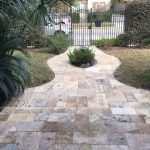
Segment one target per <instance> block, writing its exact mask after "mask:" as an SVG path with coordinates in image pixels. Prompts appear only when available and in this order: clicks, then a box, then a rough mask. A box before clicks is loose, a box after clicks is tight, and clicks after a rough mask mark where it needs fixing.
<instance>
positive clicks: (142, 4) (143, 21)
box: [125, 0, 150, 46]
mask: <svg viewBox="0 0 150 150" xmlns="http://www.w3.org/2000/svg"><path fill="white" fill-rule="evenodd" d="M125 32H126V33H127V34H128V35H129V37H131V39H132V41H131V42H132V44H134V45H136V46H147V45H149V41H150V1H149V0H143V1H140V0H137V1H135V2H132V3H130V4H128V5H127V8H126V12H125Z"/></svg>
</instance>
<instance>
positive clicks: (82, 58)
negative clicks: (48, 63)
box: [68, 47, 95, 68]
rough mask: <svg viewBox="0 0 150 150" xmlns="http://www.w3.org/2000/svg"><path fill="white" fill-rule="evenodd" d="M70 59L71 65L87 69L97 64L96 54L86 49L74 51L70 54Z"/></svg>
mask: <svg viewBox="0 0 150 150" xmlns="http://www.w3.org/2000/svg"><path fill="white" fill-rule="evenodd" d="M68 57H69V59H70V62H71V64H73V65H75V66H80V67H85V68H86V67H89V66H92V65H93V64H94V62H95V53H94V52H93V50H92V49H89V48H86V47H83V48H78V49H74V51H73V52H69V54H68Z"/></svg>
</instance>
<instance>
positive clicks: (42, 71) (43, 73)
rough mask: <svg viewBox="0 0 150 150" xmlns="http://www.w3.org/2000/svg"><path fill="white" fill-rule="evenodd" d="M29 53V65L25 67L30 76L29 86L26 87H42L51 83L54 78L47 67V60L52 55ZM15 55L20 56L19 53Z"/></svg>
mask: <svg viewBox="0 0 150 150" xmlns="http://www.w3.org/2000/svg"><path fill="white" fill-rule="evenodd" d="M29 53H30V57H29V58H28V60H29V61H30V63H31V65H25V66H26V68H27V70H28V72H29V73H30V75H31V84H30V85H28V87H34V86H38V85H42V84H44V83H47V82H49V81H51V80H52V79H53V78H54V73H53V71H52V70H51V69H50V68H49V67H48V65H47V60H48V59H50V58H52V57H53V56H54V55H53V54H48V53H42V52H36V51H33V52H31V51H30V52H29ZM16 55H20V56H22V54H20V53H17V54H16Z"/></svg>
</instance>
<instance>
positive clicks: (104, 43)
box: [93, 38, 117, 47]
mask: <svg viewBox="0 0 150 150" xmlns="http://www.w3.org/2000/svg"><path fill="white" fill-rule="evenodd" d="M116 42H117V41H116V39H115V38H111V39H106V38H102V39H100V40H96V41H93V44H95V45H96V46H98V47H104V46H116V45H117V43H116Z"/></svg>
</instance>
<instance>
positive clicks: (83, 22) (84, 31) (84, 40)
mask: <svg viewBox="0 0 150 150" xmlns="http://www.w3.org/2000/svg"><path fill="white" fill-rule="evenodd" d="M71 18H72V25H71V27H72V39H73V41H74V45H83V46H86V45H87V46H89V45H93V44H95V42H96V41H97V40H100V39H114V38H116V37H117V36H118V35H119V34H121V33H124V11H119V10H110V11H105V12H104V11H103V12H101V11H97V10H93V9H91V10H87V9H83V8H80V9H72V10H71Z"/></svg>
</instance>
